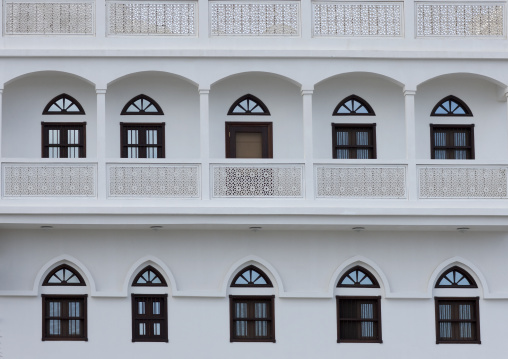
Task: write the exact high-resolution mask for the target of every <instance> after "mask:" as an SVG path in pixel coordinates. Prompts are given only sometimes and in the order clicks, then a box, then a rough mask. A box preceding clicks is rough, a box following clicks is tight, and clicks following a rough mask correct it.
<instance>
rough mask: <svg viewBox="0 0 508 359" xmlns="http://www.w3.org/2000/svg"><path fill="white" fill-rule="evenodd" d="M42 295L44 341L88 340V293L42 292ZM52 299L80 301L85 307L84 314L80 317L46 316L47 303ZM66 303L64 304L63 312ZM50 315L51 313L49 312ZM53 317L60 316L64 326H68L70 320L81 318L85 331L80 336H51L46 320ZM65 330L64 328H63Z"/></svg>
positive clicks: (62, 301) (63, 301)
mask: <svg viewBox="0 0 508 359" xmlns="http://www.w3.org/2000/svg"><path fill="white" fill-rule="evenodd" d="M41 297H42V341H88V335H87V321H88V320H87V297H88V295H87V294H82V295H75V294H72V295H62V294H41ZM50 300H53V301H60V303H68V302H71V301H80V302H81V303H82V307H83V314H82V316H80V317H69V316H65V317H64V316H62V317H49V316H48V317H46V314H47V310H46V303H47V302H48V301H50ZM63 308H64V305H63V304H62V312H63ZM48 315H49V314H48ZM51 318H60V319H59V320H60V321H61V325H62V327H63V328H68V322H69V321H70V320H74V319H79V320H82V321H83V333H82V334H81V335H80V336H69V335H59V336H55V335H53V336H50V335H49V333H48V330H47V325H46V322H47V321H49V320H51ZM62 332H63V330H62Z"/></svg>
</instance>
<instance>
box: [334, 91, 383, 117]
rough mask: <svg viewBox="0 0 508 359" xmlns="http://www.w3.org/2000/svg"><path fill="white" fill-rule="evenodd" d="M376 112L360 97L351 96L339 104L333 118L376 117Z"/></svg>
mask: <svg viewBox="0 0 508 359" xmlns="http://www.w3.org/2000/svg"><path fill="white" fill-rule="evenodd" d="M375 115H376V114H375V113H374V110H373V109H372V107H371V106H370V105H369V103H368V102H367V101H365V100H364V99H363V98H361V97H360V96H356V95H351V96H348V97H346V98H345V99H344V100H342V101H341V102H339V104H338V105H337V107H335V109H334V110H333V116H375Z"/></svg>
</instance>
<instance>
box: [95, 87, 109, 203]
mask: <svg viewBox="0 0 508 359" xmlns="http://www.w3.org/2000/svg"><path fill="white" fill-rule="evenodd" d="M95 92H96V93H97V198H98V199H99V200H105V199H106V197H107V196H106V190H107V183H106V180H107V176H106V89H96V90H95Z"/></svg>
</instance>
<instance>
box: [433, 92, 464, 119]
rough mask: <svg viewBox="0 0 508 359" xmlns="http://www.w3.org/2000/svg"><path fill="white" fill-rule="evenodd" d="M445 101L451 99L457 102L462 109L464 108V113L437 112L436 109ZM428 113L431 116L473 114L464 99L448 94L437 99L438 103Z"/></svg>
mask: <svg viewBox="0 0 508 359" xmlns="http://www.w3.org/2000/svg"><path fill="white" fill-rule="evenodd" d="M446 101H453V102H455V103H457V104H458V105H459V106H460V107H462V109H464V112H465V114H454V113H446V114H437V113H436V111H437V110H438V109H439V107H441V105H442V104H443V103H444V102H446ZM445 110H446V109H445ZM430 115H431V116H432V117H471V116H473V113H472V112H471V109H470V108H469V106H468V105H467V104H466V103H465V102H464V101H462V100H461V99H460V98H458V97H455V96H453V95H449V96H446V97H445V98H443V99H441V100H439V101H438V103H437V104H436V105H435V106H434V108H433V109H432V111H431V112H430Z"/></svg>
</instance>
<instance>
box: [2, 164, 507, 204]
mask: <svg viewBox="0 0 508 359" xmlns="http://www.w3.org/2000/svg"><path fill="white" fill-rule="evenodd" d="M308 170H310V171H313V173H314V178H313V179H314V184H313V185H314V189H315V195H314V196H313V198H310V197H309V195H308V194H306V193H305V187H306V186H305V183H304V181H305V180H304V179H305V178H306V177H305V171H308ZM416 171H417V187H418V188H417V192H418V199H419V200H431V199H508V165H484V164H466V165H461V164H456V163H454V164H451V165H446V164H419V165H417V167H416ZM407 172H408V166H407V164H354V165H350V164H337V163H324V164H323V163H316V164H314V165H313V168H310V169H309V168H306V167H305V165H304V164H302V163H259V162H256V163H238V162H234V163H233V162H231V163H230V162H227V161H225V162H223V163H212V164H210V181H209V183H204V181H203V180H202V177H201V164H198V163H177V164H171V163H149V164H148V163H144V164H142V163H131V162H129V163H107V164H106V173H107V176H106V178H107V179H106V182H107V183H98V177H97V163H90V162H88V161H87V162H82V161H79V162H78V163H73V162H70V161H66V162H50V161H42V162H35V161H27V162H4V163H2V198H3V199H4V200H7V199H12V198H25V199H34V200H36V199H37V198H92V199H96V198H97V190H98V188H101V187H105V188H107V198H109V199H127V198H130V199H135V198H140V199H141V198H153V199H156V198H166V199H194V200H196V199H206V198H202V188H203V187H205V186H209V187H210V191H209V193H210V197H211V198H210V199H212V200H213V199H232V200H234V199H241V198H265V199H270V198H279V199H302V200H315V201H318V202H319V201H320V200H324V199H348V200H354V199H382V200H407V199H408V191H409V189H408V180H407ZM207 192H208V191H207ZM318 202H316V203H318Z"/></svg>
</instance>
